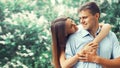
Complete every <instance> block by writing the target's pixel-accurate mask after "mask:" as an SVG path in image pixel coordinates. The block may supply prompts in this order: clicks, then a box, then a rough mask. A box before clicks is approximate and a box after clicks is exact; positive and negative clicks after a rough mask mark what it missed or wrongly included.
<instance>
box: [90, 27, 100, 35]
mask: <svg viewBox="0 0 120 68" xmlns="http://www.w3.org/2000/svg"><path fill="white" fill-rule="evenodd" d="M98 28H99V25H96V26H94V27H93V28H92V29H91V30H88V31H89V32H90V34H91V35H92V36H93V37H96V32H97V30H98Z"/></svg>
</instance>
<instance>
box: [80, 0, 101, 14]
mask: <svg viewBox="0 0 120 68" xmlns="http://www.w3.org/2000/svg"><path fill="white" fill-rule="evenodd" d="M86 9H89V10H90V13H91V14H92V15H95V14H96V13H99V14H100V9H99V7H98V6H97V4H96V3H95V2H87V3H85V4H84V5H82V6H81V7H80V8H79V9H78V13H79V12H81V11H82V10H86Z"/></svg>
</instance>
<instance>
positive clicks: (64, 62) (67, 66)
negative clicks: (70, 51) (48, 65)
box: [60, 49, 79, 68]
mask: <svg viewBox="0 0 120 68" xmlns="http://www.w3.org/2000/svg"><path fill="white" fill-rule="evenodd" d="M78 60H79V58H78V55H77V54H76V55H75V56H73V57H71V58H69V59H66V58H65V51H64V49H61V54H60V65H61V68H71V67H72V66H73V65H74V64H75V63H76V62H77V61H78Z"/></svg>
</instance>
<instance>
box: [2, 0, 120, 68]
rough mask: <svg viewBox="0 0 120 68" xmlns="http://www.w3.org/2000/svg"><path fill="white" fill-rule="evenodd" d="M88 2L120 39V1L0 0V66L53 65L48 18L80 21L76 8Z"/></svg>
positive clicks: (32, 67)
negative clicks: (92, 4) (93, 5)
mask: <svg viewBox="0 0 120 68" xmlns="http://www.w3.org/2000/svg"><path fill="white" fill-rule="evenodd" d="M88 1H96V3H97V4H98V5H99V6H100V9H101V19H100V22H103V23H109V24H111V25H112V31H114V32H115V34H116V35H117V37H118V39H119V41H120V0H0V68H53V67H52V64H51V57H52V55H51V33H50V24H51V21H52V20H53V19H55V18H56V17H58V16H60V15H66V16H70V17H71V18H73V19H74V20H75V22H76V23H77V24H79V18H78V15H77V9H78V7H79V6H80V5H81V4H83V3H85V2H88Z"/></svg>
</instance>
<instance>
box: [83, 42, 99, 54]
mask: <svg viewBox="0 0 120 68" xmlns="http://www.w3.org/2000/svg"><path fill="white" fill-rule="evenodd" d="M97 49H98V43H95V42H90V43H88V44H87V45H85V46H84V48H83V49H82V51H83V53H87V52H92V50H95V51H97Z"/></svg>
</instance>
